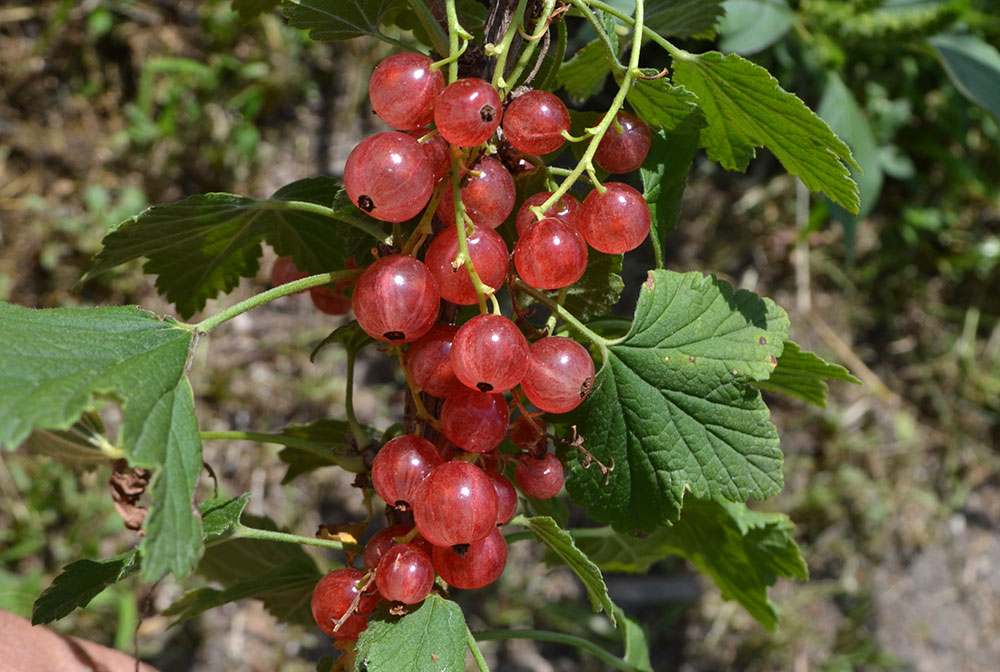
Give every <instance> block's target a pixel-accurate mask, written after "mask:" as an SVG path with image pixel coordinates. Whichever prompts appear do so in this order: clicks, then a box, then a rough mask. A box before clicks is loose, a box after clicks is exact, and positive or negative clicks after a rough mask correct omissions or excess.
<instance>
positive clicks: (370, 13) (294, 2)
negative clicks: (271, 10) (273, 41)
mask: <svg viewBox="0 0 1000 672" xmlns="http://www.w3.org/2000/svg"><path fill="white" fill-rule="evenodd" d="M401 3H402V0H284V11H285V17H287V18H288V23H289V24H291V26H292V27H293V28H302V29H304V30H308V31H309V37H311V38H312V39H314V40H321V41H329V40H349V39H351V38H352V37H361V36H363V35H374V36H375V37H379V38H381V37H383V35H382V33H381V31H380V30H379V24H380V23H381V22H382V17H383V16H385V14H386V13H387V12H389V11H390V10H393V9H395V8H396V7H397V6H398V5H400V4H401Z"/></svg>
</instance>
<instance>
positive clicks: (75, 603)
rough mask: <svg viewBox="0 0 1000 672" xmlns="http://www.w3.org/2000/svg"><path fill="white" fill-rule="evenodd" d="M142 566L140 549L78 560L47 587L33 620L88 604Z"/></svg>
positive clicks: (50, 618) (47, 619)
mask: <svg viewBox="0 0 1000 672" xmlns="http://www.w3.org/2000/svg"><path fill="white" fill-rule="evenodd" d="M138 569H139V552H138V551H134V550H133V551H129V552H127V553H122V554H121V555H117V556H115V557H113V558H108V559H107V560H77V561H76V562H71V563H70V564H68V565H66V566H65V567H63V571H62V572H61V573H60V574H59V575H58V576H56V578H55V579H53V581H52V585H50V586H49V587H48V588H46V589H45V592H43V593H42V594H41V595H40V596H39V597H38V599H37V600H35V606H34V608H33V609H32V611H31V624H32V625H40V624H42V623H51V622H52V621H56V620H59V619H60V618H62V617H64V616H67V615H69V613H70V612H71V611H73V610H74V609H76V608H77V607H86V606H87V605H88V604H90V601H91V600H92V599H94V598H95V597H97V595H99V594H100V593H101V591H103V590H104V589H105V588H107V587H108V586H110V585H112V584H114V583H117V582H118V581H121V580H122V579H124V578H126V577H128V576H131V575H132V574H134V573H135V572H136V571H138Z"/></svg>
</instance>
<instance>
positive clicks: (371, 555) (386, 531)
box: [364, 525, 432, 572]
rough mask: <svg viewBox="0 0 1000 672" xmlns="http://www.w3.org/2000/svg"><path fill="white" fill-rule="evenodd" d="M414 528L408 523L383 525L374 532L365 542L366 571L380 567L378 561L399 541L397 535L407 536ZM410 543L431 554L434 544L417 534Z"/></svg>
mask: <svg viewBox="0 0 1000 672" xmlns="http://www.w3.org/2000/svg"><path fill="white" fill-rule="evenodd" d="M412 529H413V528H412V527H407V526H406V525H392V526H390V527H383V528H382V529H381V530H379V531H378V532H376V533H375V534H373V535H372V538H371V539H369V540H368V543H367V544H365V555H364V561H365V571H366V572H370V571H372V570H373V569H375V568H376V567H378V561H379V560H381V559H382V556H383V555H385V552H386V551H388V550H389V549H390V548H392V547H393V546H396V545H397V544H398V543H399V542H397V541H396V537H405V536H406V535H407V534H409V533H410V530H412ZM410 543H411V544H413V545H414V546H416V547H417V548H419V549H420V550H422V551H423V552H424V553H426V554H427V555H430V553H431V548H432V546H431V545H430V543H428V542H427V540H426V539H424V538H423V537H420V536H417V537H416V538H415V539H413V541H411V542H410Z"/></svg>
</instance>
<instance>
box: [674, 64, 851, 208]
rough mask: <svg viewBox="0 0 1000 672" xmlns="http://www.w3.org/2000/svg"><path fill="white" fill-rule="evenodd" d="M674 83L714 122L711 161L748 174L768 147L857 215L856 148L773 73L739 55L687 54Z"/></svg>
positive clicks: (704, 141)
mask: <svg viewBox="0 0 1000 672" xmlns="http://www.w3.org/2000/svg"><path fill="white" fill-rule="evenodd" d="M674 83H675V84H678V85H683V86H684V87H686V88H687V89H688V90H690V91H691V92H693V93H694V94H695V95H696V96H698V105H699V107H701V109H702V111H703V112H704V113H705V117H706V119H707V121H708V126H707V127H706V128H704V129H702V131H701V146H702V147H704V148H705V149H706V151H707V152H708V157H709V158H710V159H712V160H713V161H718V162H719V163H720V164H721V165H722V167H723V168H726V169H727V170H746V167H747V165H749V163H750V159H752V158H753V157H754V156H755V155H756V150H755V148H756V147H766V148H767V149H769V150H771V152H773V153H774V155H775V156H776V157H777V158H778V160H779V161H781V164H782V165H783V166H784V167H785V170H787V171H788V172H789V173H791V174H793V175H798V176H799V177H800V178H801V179H802V182H803V183H804V184H805V185H806V186H807V187H809V189H811V190H812V191H823V192H824V193H825V194H826V195H827V196H828V197H829V198H830V199H831V200H832V201H834V202H835V203H837V204H838V205H841V206H843V207H844V208H845V209H847V210H849V211H850V212H852V213H857V211H858V205H859V201H858V187H857V185H856V184H855V183H854V181H853V180H851V178H850V173H849V172H848V170H847V166H851V167H853V168H859V166H858V164H857V162H856V161H855V160H854V158H853V157H852V156H851V150H850V149H849V148H848V146H847V145H846V144H844V142H843V141H842V140H840V139H839V138H838V137H837V136H836V135H834V134H833V131H831V130H830V127H829V126H827V125H826V123H825V122H824V121H823V120H822V119H820V118H819V117H817V116H816V115H815V114H814V113H813V112H812V111H811V110H810V109H809V108H808V107H806V105H805V103H803V102H802V101H801V100H800V99H799V98H797V97H796V96H795V95H793V94H791V93H788V92H787V91H785V90H784V89H782V88H781V87H780V86H778V80H776V79H775V78H774V77H772V76H771V75H770V73H768V71H767V70H765V69H764V68H762V67H760V66H759V65H756V64H754V63H751V62H750V61H748V60H746V59H745V58H743V57H742V56H739V55H737V54H728V55H726V56H723V55H722V54H720V53H718V52H715V51H710V52H708V53H705V54H697V55H695V54H687V55H686V56H685V57H684V59H683V60H681V59H678V60H676V61H674ZM845 164H847V165H845Z"/></svg>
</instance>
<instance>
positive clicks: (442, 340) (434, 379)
mask: <svg viewBox="0 0 1000 672" xmlns="http://www.w3.org/2000/svg"><path fill="white" fill-rule="evenodd" d="M457 331H458V327H456V326H453V325H450V324H435V325H434V326H433V327H432V328H431V330H430V331H428V332H427V333H426V334H424V335H423V336H421V337H420V338H418V339H417V340H415V341H414V342H413V343H412V344H410V349H409V350H408V351H407V352H406V366H407V368H408V369H409V371H410V375H411V376H413V381H414V382H415V383H416V384H417V387H419V388H420V389H421V390H423V391H424V392H426V393H427V394H429V395H431V396H434V397H439V398H441V399H445V398H446V397H448V396H449V395H451V394H454V393H455V392H457V391H459V390H462V389H465V386H464V385H462V381H460V380H459V379H458V378H456V377H455V372H454V371H453V370H452V368H451V343H452V341H453V340H454V339H455V332H457Z"/></svg>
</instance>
